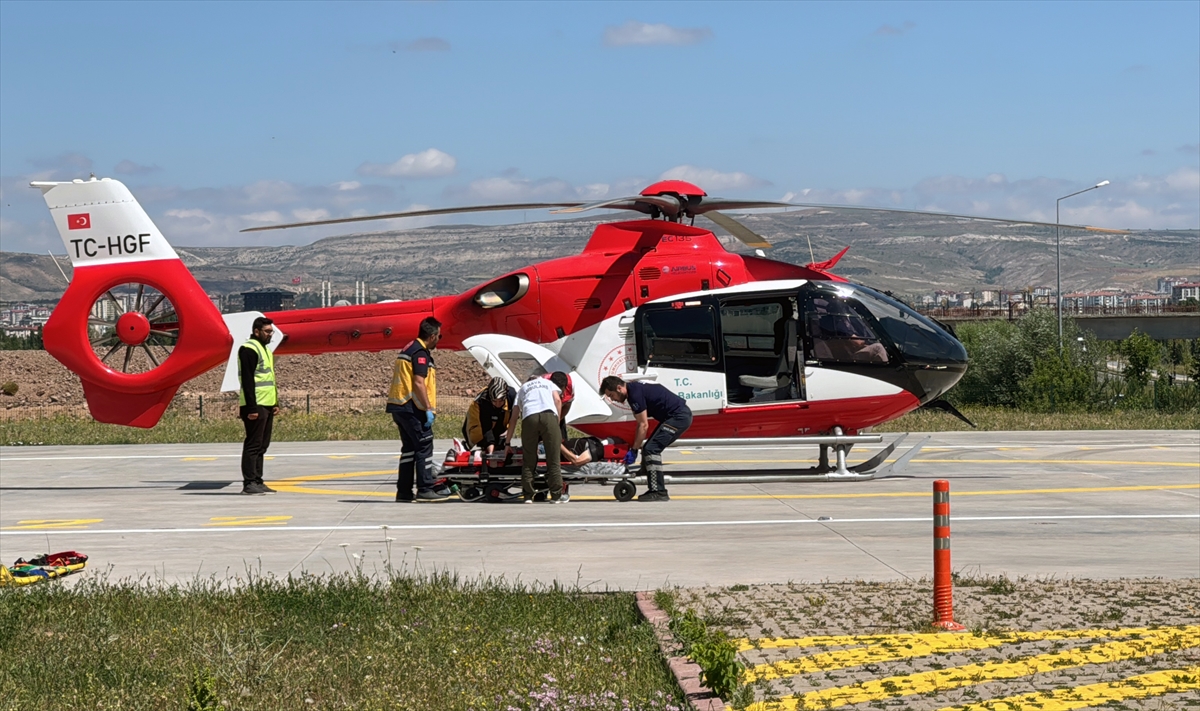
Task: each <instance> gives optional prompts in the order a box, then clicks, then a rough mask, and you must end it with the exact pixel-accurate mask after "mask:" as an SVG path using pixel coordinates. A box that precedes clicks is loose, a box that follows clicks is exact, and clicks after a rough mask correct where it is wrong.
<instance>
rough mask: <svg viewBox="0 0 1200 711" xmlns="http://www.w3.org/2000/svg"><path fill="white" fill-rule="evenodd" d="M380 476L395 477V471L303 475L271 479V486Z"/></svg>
mask: <svg viewBox="0 0 1200 711" xmlns="http://www.w3.org/2000/svg"><path fill="white" fill-rule="evenodd" d="M382 474H391V475H393V476H395V474H396V470H395V469H375V470H373V471H369V472H342V473H340V474H305V475H301V476H293V477H288V478H286V479H273V480H272V481H271V483H272V484H283V485H285V486H286V485H288V484H291V483H293V482H295V483H303V482H308V481H329V480H331V479H350V478H352V477H356V476H380V475H382Z"/></svg>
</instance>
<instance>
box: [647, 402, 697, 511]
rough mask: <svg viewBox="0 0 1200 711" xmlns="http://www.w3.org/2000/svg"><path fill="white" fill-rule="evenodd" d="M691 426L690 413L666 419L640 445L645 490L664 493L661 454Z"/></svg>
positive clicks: (664, 482)
mask: <svg viewBox="0 0 1200 711" xmlns="http://www.w3.org/2000/svg"><path fill="white" fill-rule="evenodd" d="M691 426H692V413H691V412H690V411H689V412H685V413H683V414H680V415H675V416H673V417H668V418H667V419H666V420H665V421H663V422H660V423H658V427H657V428H655V430H654V434H652V435H650V439H648V440H646V442H645V444H643V445H642V473H643V474H645V475H646V488H648V489H650V491H666V490H667V483H666V481H665V480H664V479H663V470H662V453H663V450H664V449H666V448H667V447H669V446H670V445H671V443H672V442H674V441H675V440H677V439H679V436H680V435H682V434H683V433H684V432H686V431H687V428H689V427H691Z"/></svg>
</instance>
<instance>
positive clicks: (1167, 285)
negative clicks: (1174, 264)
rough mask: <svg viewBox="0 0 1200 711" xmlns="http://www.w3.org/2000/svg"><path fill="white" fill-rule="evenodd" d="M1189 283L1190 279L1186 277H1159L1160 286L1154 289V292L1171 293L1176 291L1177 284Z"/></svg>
mask: <svg viewBox="0 0 1200 711" xmlns="http://www.w3.org/2000/svg"><path fill="white" fill-rule="evenodd" d="M1187 283H1188V279H1187V278H1186V277H1176V276H1170V277H1159V278H1158V286H1157V287H1156V288H1155V289H1154V292H1155V293H1156V294H1171V293H1173V292H1174V290H1175V286H1176V285H1178V284H1187Z"/></svg>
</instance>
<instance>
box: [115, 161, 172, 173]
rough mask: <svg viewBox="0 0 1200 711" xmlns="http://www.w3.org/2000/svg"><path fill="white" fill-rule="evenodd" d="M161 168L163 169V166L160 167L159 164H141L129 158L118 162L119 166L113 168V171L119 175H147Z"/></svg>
mask: <svg viewBox="0 0 1200 711" xmlns="http://www.w3.org/2000/svg"><path fill="white" fill-rule="evenodd" d="M159 170H162V168H159V167H158V166H157V165H139V164H138V163H134V162H133V161H131V160H129V159H128V158H127V159H125V160H123V161H121V162H120V163H117V166H116V167H115V168H113V172H114V173H117V174H119V175H146V174H148V173H154V172H156V171H159Z"/></svg>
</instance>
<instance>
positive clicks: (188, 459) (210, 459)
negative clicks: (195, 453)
mask: <svg viewBox="0 0 1200 711" xmlns="http://www.w3.org/2000/svg"><path fill="white" fill-rule="evenodd" d="M180 461H184V462H215V461H217V458H216V457H184V458H183V459H182V460H180Z"/></svg>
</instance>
